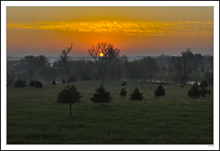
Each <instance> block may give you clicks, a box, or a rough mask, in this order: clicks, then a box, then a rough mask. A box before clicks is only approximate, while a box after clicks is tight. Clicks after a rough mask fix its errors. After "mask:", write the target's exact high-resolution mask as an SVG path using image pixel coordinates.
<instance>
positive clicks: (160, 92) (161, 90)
mask: <svg viewBox="0 0 220 151" xmlns="http://www.w3.org/2000/svg"><path fill="white" fill-rule="evenodd" d="M154 94H155V97H157V96H164V95H165V90H164V88H163V86H162V85H160V86H158V87H157V90H155V92H154Z"/></svg>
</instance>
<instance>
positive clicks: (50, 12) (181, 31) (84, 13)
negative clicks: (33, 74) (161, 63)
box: [7, 7, 213, 57]
mask: <svg viewBox="0 0 220 151" xmlns="http://www.w3.org/2000/svg"><path fill="white" fill-rule="evenodd" d="M98 42H109V43H111V44H113V45H114V46H115V47H116V48H118V49H120V50H121V52H120V54H121V55H127V56H140V55H142V56H148V55H149V56H155V55H161V54H166V55H180V53H181V52H182V51H185V50H186V49H187V48H190V49H191V50H192V52H193V53H201V54H203V55H206V54H210V55H213V7H7V56H25V55H46V56H57V57H58V56H59V55H60V54H61V51H62V50H63V49H66V48H67V47H69V46H70V44H71V43H73V44H74V46H73V50H72V51H71V53H70V56H89V54H88V48H90V47H91V46H92V45H96V44H97V43H98Z"/></svg>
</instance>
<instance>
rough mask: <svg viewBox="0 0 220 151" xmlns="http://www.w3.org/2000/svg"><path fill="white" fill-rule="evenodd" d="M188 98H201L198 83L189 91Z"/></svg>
mask: <svg viewBox="0 0 220 151" xmlns="http://www.w3.org/2000/svg"><path fill="white" fill-rule="evenodd" d="M188 96H189V97H192V98H199V96H200V90H199V87H198V84H197V82H196V83H195V84H194V85H193V86H192V88H191V89H190V90H189V91H188Z"/></svg>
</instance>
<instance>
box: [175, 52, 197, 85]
mask: <svg viewBox="0 0 220 151" xmlns="http://www.w3.org/2000/svg"><path fill="white" fill-rule="evenodd" d="M181 55H182V56H180V57H177V58H176V59H175V65H176V69H177V71H179V74H180V76H181V81H182V84H183V85H185V84H186V83H187V81H188V78H189V75H190V74H191V73H192V71H193V70H194V69H195V68H196V67H197V59H196V57H195V55H194V54H193V53H192V52H191V50H190V48H187V50H186V51H184V52H181Z"/></svg>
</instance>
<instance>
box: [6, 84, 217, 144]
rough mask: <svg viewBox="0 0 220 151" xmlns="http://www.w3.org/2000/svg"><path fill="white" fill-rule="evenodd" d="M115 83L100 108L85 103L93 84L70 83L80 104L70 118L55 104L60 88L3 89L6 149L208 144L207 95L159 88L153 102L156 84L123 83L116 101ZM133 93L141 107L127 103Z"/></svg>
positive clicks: (66, 107)
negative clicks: (79, 96) (16, 146)
mask: <svg viewBox="0 0 220 151" xmlns="http://www.w3.org/2000/svg"><path fill="white" fill-rule="evenodd" d="M121 83H122V82H117V81H109V82H106V83H105V88H106V90H107V91H110V92H111V94H112V96H113V98H114V100H113V101H112V102H110V103H109V104H103V105H104V106H100V104H96V103H93V102H91V101H90V100H89V98H91V97H92V95H93V93H94V92H95V90H96V88H97V87H98V86H99V81H86V82H76V86H77V87H78V91H80V92H81V93H82V95H83V97H82V99H83V101H82V102H81V103H76V104H73V105H72V112H73V113H72V117H70V116H69V105H68V104H62V103H58V102H57V94H58V93H59V92H60V91H61V90H62V89H63V88H64V87H65V86H66V84H57V85H50V84H48V85H46V84H45V85H43V88H42V89H38V88H32V87H26V88H8V89H7V144H213V95H211V96H207V97H204V98H199V99H191V98H189V97H188V96H187V92H188V90H189V89H190V88H191V86H188V85H187V86H185V87H184V88H181V87H180V86H178V85H163V87H164V88H165V92H166V94H165V96H164V97H160V98H155V97H154V91H155V89H156V88H157V87H158V86H159V85H158V84H144V85H143V87H141V84H140V83H136V82H127V85H126V90H127V91H128V94H127V96H126V97H120V95H119V92H120V89H121V87H122V86H121ZM136 87H139V90H140V92H142V93H144V99H143V100H142V101H131V100H129V97H130V94H131V93H132V92H133V90H134V89H135V88H136ZM149 87H152V88H151V89H150V88H149ZM209 89H211V91H212V92H213V90H212V88H211V87H209Z"/></svg>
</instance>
